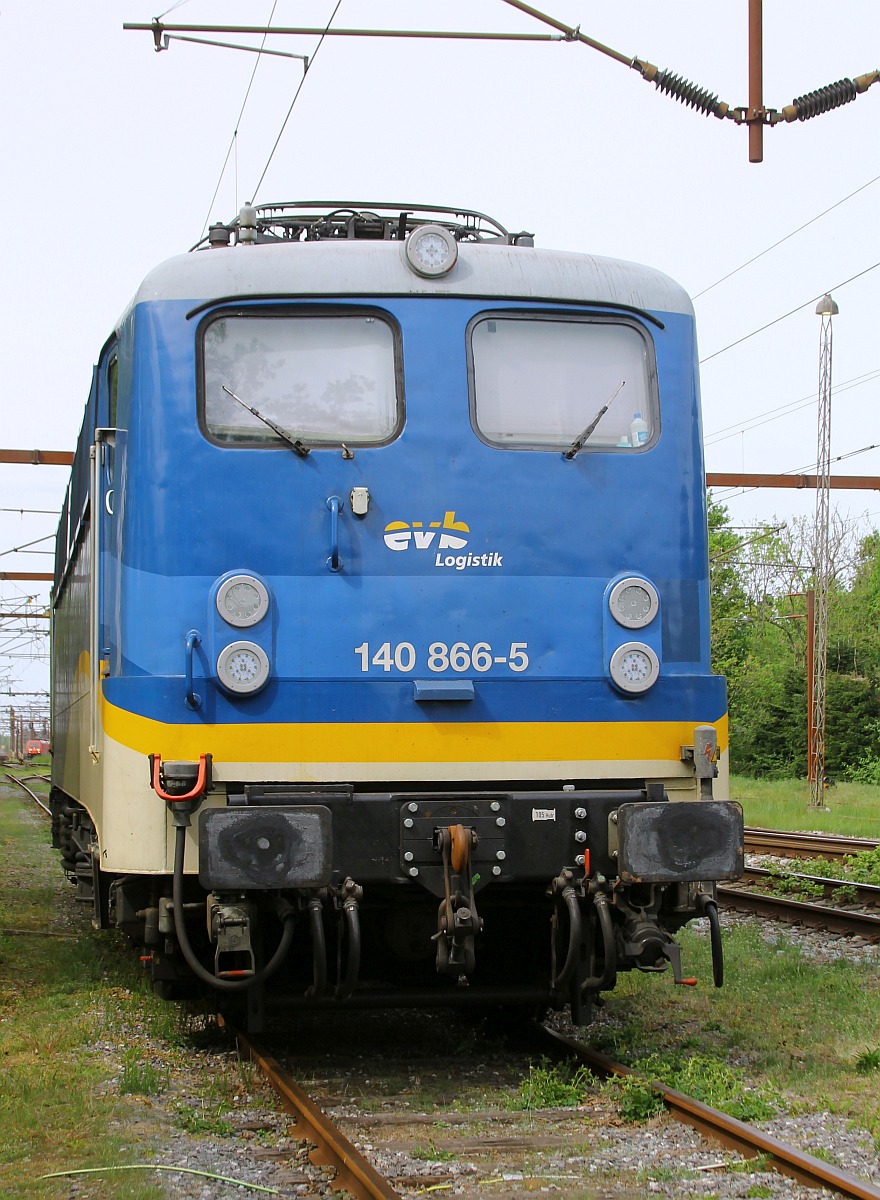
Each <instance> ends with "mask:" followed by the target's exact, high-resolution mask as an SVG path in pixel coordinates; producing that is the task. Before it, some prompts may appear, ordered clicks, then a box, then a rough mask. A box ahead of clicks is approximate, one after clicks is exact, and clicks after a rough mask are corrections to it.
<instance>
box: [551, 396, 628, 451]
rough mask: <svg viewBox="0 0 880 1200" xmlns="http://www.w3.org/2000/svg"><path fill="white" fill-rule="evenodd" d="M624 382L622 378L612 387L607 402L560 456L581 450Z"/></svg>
mask: <svg viewBox="0 0 880 1200" xmlns="http://www.w3.org/2000/svg"><path fill="white" fill-rule="evenodd" d="M625 383H626V380H625V379H624V380H622V381H621V382H620V383H619V384H618V385H617V387H616V388H615V389H614V391H613V392H612V393H611V395H610V396H609V397H608V401H607V403H605V404H603V405H602V407H601V408H600V409H599V411H598V412H597V413H596V415H595V417H593V419H592V421H591V422H590V423H589V425H588V426H587V427H586V429H585V430H584V432H583V433H581V434H579V435H578V437H576V438H575V439H574V441H573V442H572V443H571V445H570V446H569V448H568V449H567V450H566V452H565V454H563V456H562V457H563V458H574V456H575V455H576V454H577V453H578V452H579V451H581V450H583V448H584V446H585V445H586V443H587V439H588V438H589V436H590V434H591V433H592V432H593V430H594V429H595V428H596V426H597V425H598V424H599V422H600V421H601V420H602V418H603V417H604V416H605V414H606V413H607V412H608V409H609V408H610V407H611V402H612V400H614V398H615V396H616V395H617V393H618V392H619V391H620V389H621V388H622V387H623V385H624V384H625Z"/></svg>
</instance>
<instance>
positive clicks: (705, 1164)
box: [70, 913, 880, 1200]
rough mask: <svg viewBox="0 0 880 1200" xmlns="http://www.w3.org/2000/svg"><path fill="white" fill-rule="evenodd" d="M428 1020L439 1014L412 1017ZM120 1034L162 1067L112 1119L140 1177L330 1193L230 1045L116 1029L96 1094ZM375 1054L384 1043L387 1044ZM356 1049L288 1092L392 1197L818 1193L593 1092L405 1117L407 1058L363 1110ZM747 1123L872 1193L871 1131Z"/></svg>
mask: <svg viewBox="0 0 880 1200" xmlns="http://www.w3.org/2000/svg"><path fill="white" fill-rule="evenodd" d="M724 921H725V924H727V925H734V924H749V925H752V926H753V927H757V928H758V929H759V931H760V933H761V935H762V936H763V937H764V938H765V940H766V941H767V942H768V943H770V944H774V943H775V942H776V941H777V939H778V935H779V927H778V925H775V924H773V923H772V922H767V921H764V920H762V919H761V918H758V917H755V916H751V915H743V914H736V913H725V915H724ZM786 939H787V940H788V941H790V942H792V943H794V944H795V945H797V946H798V948H799V949H800V951H801V953H802V954H803V955H805V956H807V957H809V958H810V959H812V960H813V961H818V962H822V963H826V962H828V963H830V962H832V961H833V960H834V959H835V958H840V957H846V958H848V959H855V960H856V961H859V962H877V961H878V956H880V948H878V947H877V946H874V945H870V944H868V943H863V942H861V941H860V939H854V938H847V937H843V936H839V935H835V934H828V933H825V932H822V931H818V930H810V929H802V928H799V927H793V928H791V927H786ZM397 1019H398V1017H397V1015H395V1021H397ZM432 1019H437V1020H440V1021H444V1020H446V1018H444V1017H439V1018H432V1017H431V1016H429V1015H425V1017H424V1020H426V1021H430V1020H432ZM553 1023H554V1025H555V1026H556V1027H558V1028H560V1029H561V1030H562V1031H563V1032H571V1030H570V1028H566V1022H565V1019H564V1017H561V1016H557V1017H556V1018H555V1019H554V1022H553ZM386 1038H387V1035H386ZM133 1044H136V1045H138V1046H139V1048H140V1052H141V1056H142V1058H143V1060H144V1061H155V1064H156V1067H157V1070H159V1071H160V1072H165V1079H166V1082H165V1086H164V1087H163V1088H162V1090H161V1091H160V1093H159V1094H158V1095H156V1096H151V1097H146V1096H137V1095H132V1096H128V1097H126V1098H125V1101H126V1103H125V1115H124V1117H123V1118H121V1119H122V1121H123V1122H124V1124H125V1127H126V1132H127V1133H128V1135H129V1137H130V1140H131V1142H132V1144H135V1145H139V1146H141V1147H142V1148H143V1150H142V1154H140V1153H139V1159H140V1161H142V1162H149V1163H152V1164H155V1165H156V1166H158V1167H161V1168H164V1170H162V1171H161V1172H154V1173H152V1177H153V1178H154V1179H155V1180H156V1181H157V1182H158V1184H159V1186H160V1187H161V1188H162V1189H163V1190H164V1194H165V1196H166V1197H168V1200H233V1198H234V1200H242V1197H247V1196H254V1197H256V1196H260V1195H267V1194H270V1195H271V1194H274V1195H276V1196H281V1197H286V1198H288V1200H292V1198H294V1197H302V1198H305V1200H318V1198H322V1200H323V1198H324V1197H328V1198H329V1197H330V1196H332V1195H333V1194H334V1193H333V1182H332V1176H331V1174H330V1173H328V1171H327V1170H326V1169H324V1168H320V1167H316V1166H314V1165H313V1164H312V1163H311V1162H310V1161H309V1159H308V1155H307V1148H306V1147H305V1145H304V1143H303V1142H302V1140H301V1139H300V1138H298V1136H297V1131H296V1128H295V1126H294V1125H293V1123H292V1118H290V1117H289V1116H288V1115H287V1114H286V1113H284V1112H283V1111H280V1110H279V1108H278V1106H277V1105H276V1102H275V1099H274V1093H272V1092H271V1091H270V1090H269V1089H268V1087H267V1086H266V1085H264V1084H263V1083H262V1082H261V1080H260V1079H259V1078H258V1077H257V1076H256V1075H255V1073H254V1072H253V1071H252V1070H245V1071H244V1072H243V1071H242V1068H241V1067H240V1065H239V1064H238V1062H237V1057H236V1054H235V1052H234V1050H233V1049H232V1048H230V1047H220V1048H218V1047H217V1045H216V1044H214V1045H212V1046H210V1048H208V1049H206V1050H203V1051H199V1050H196V1049H189V1050H185V1051H184V1050H180V1049H178V1050H175V1052H174V1062H173V1065H172V1066H170V1067H169V1066H168V1065H167V1061H166V1060H167V1051H166V1049H165V1048H164V1047H163V1045H162V1044H160V1043H158V1042H152V1041H151V1040H150V1039H149V1038H148V1037H146V1036H145V1035H144V1034H143V1033H142V1032H141V1031H139V1030H138V1029H136V1028H132V1029H130V1030H127V1031H126V1034H125V1036H124V1037H120V1038H118V1039H117V1040H114V1041H102V1042H101V1043H99V1044H96V1045H95V1046H94V1048H93V1050H94V1052H95V1053H96V1054H100V1055H101V1056H102V1057H103V1058H104V1059H105V1061H110V1062H111V1063H116V1064H117V1068H118V1070H117V1076H116V1079H115V1080H114V1081H112V1082H111V1084H110V1085H109V1088H110V1090H114V1089H115V1090H116V1091H118V1090H119V1082H120V1080H121V1077H122V1070H123V1066H122V1064H123V1060H124V1055H125V1052H126V1049H127V1048H129V1047H130V1046H131V1045H133ZM386 1052H387V1053H389V1054H390V1053H392V1051H388V1050H387V1048H386ZM397 1052H398V1050H397V1049H396V1050H395V1051H393V1053H397ZM371 1054H373V1055H381V1054H382V1050H381V1049H380V1050H376V1051H371V1050H370V1047H369V1046H368V1045H365V1046H364V1047H363V1053H362V1054H361V1055H354V1056H353V1059H352V1061H351V1063H350V1064H347V1065H346V1066H345V1067H344V1068H341V1067H340V1066H339V1056H338V1055H336V1056H335V1057H334V1060H333V1061H334V1063H335V1065H334V1066H332V1067H328V1068H327V1070H328V1071H329V1072H335V1075H334V1074H332V1073H331V1074H330V1075H328V1077H327V1078H326V1079H323V1078H321V1072H320V1068H316V1066H315V1064H314V1063H311V1064H310V1075H309V1078H307V1079H306V1080H305V1082H304V1086H305V1087H306V1089H307V1090H308V1091H309V1092H310V1094H316V1095H317V1099H318V1102H319V1103H321V1104H322V1106H323V1107H324V1108H325V1111H327V1112H328V1113H329V1115H330V1116H331V1117H333V1118H334V1119H335V1120H336V1121H337V1122H338V1123H339V1124H340V1126H341V1128H342V1129H343V1131H344V1132H345V1133H346V1136H348V1137H349V1138H350V1140H351V1141H352V1142H354V1144H355V1145H356V1146H357V1147H358V1148H359V1149H360V1150H362V1152H364V1153H365V1154H366V1156H367V1157H368V1158H369V1159H370V1160H371V1161H372V1163H373V1165H374V1166H375V1168H376V1169H377V1170H378V1171H379V1173H380V1174H382V1175H384V1176H386V1177H387V1178H388V1179H389V1181H390V1182H391V1183H392V1186H394V1187H395V1189H396V1190H397V1191H398V1192H399V1193H400V1195H401V1196H402V1197H405V1198H406V1200H410V1198H414V1197H417V1196H429V1197H433V1196H438V1197H443V1196H450V1197H465V1198H475V1197H491V1198H492V1200H513V1198H514V1197H516V1198H517V1200H530V1198H532V1197H535V1198H537V1197H545V1196H548V1195H549V1196H556V1197H560V1198H570V1200H575V1198H577V1200H636V1198H639V1197H645V1196H648V1197H652V1196H658V1197H670V1198H673V1200H691V1198H697V1197H700V1198H709V1197H711V1198H714V1200H754V1198H759V1197H768V1198H773V1200H776V1198H778V1200H823V1198H824V1197H831V1196H832V1195H833V1194H834V1193H832V1192H830V1191H825V1190H820V1191H816V1190H814V1189H810V1188H807V1187H805V1186H804V1185H802V1184H799V1183H797V1182H795V1181H794V1180H792V1179H789V1178H787V1177H785V1176H783V1175H780V1174H778V1173H776V1172H774V1171H771V1170H762V1169H758V1168H759V1167H760V1166H761V1164H760V1163H757V1162H752V1163H749V1162H748V1161H744V1160H743V1159H742V1158H741V1157H740V1156H739V1155H738V1154H737V1153H736V1152H734V1151H729V1150H726V1149H724V1148H723V1147H720V1146H718V1145H716V1144H714V1143H712V1142H709V1141H707V1140H705V1139H704V1138H702V1137H701V1136H700V1135H699V1134H698V1133H696V1132H695V1131H694V1130H692V1129H691V1128H689V1127H688V1126H685V1125H682V1124H680V1123H678V1122H676V1121H675V1120H674V1119H673V1118H672V1117H670V1116H669V1115H668V1114H662V1115H660V1116H657V1117H655V1118H652V1119H651V1120H649V1121H647V1122H645V1123H641V1124H635V1125H633V1124H626V1123H623V1122H622V1121H621V1120H620V1118H619V1117H618V1116H617V1115H616V1113H615V1110H614V1107H613V1105H612V1104H611V1102H610V1101H608V1100H607V1099H606V1098H604V1097H603V1096H602V1095H601V1093H599V1092H598V1089H597V1090H596V1093H595V1094H592V1095H591V1096H590V1097H589V1098H588V1102H587V1103H585V1104H583V1105H581V1106H579V1107H578V1108H576V1109H550V1110H540V1111H531V1112H528V1113H525V1112H523V1113H515V1112H505V1111H500V1112H496V1111H485V1112H471V1111H467V1112H460V1113H456V1112H454V1111H449V1112H446V1111H445V1110H444V1111H443V1112H441V1113H439V1114H438V1113H436V1112H433V1113H421V1112H419V1111H418V1110H417V1108H415V1107H413V1102H412V1100H410V1099H407V1098H406V1097H407V1095H409V1094H410V1092H413V1094H418V1092H419V1080H420V1072H421V1071H422V1069H423V1068H424V1069H425V1070H426V1071H428V1064H419V1063H418V1062H416V1063H413V1064H412V1066H411V1068H410V1075H411V1077H412V1079H411V1081H410V1082H412V1081H415V1082H414V1084H413V1086H412V1087H410V1086H409V1084H408V1083H407V1081H406V1078H404V1079H403V1083H404V1084H405V1085H406V1086H403V1087H402V1090H401V1093H400V1095H398V1096H394V1095H387V1094H386V1095H384V1097H383V1099H382V1101H381V1103H378V1105H377V1101H376V1100H375V1097H374V1096H373V1095H372V1093H371V1088H372V1087H373V1085H374V1083H375V1076H376V1075H377V1071H381V1064H380V1065H379V1067H378V1068H377V1065H376V1061H375V1058H371V1057H370V1056H371ZM436 1066H437V1064H436V1063H435V1064H434V1067H436ZM433 1069H434V1068H431V1070H433ZM454 1069H455V1072H456V1073H460V1074H461V1075H462V1077H463V1078H462V1083H466V1082H469V1083H470V1084H472V1085H473V1087H474V1088H477V1087H479V1086H480V1085H481V1084H483V1083H485V1085H486V1086H488V1087H491V1086H492V1079H491V1078H489V1076H491V1074H492V1072H491V1071H487V1063H486V1062H485V1061H480V1058H479V1055H478V1054H475V1055H474V1056H465V1057H463V1058H461V1057H460V1058H458V1059H456V1062H455V1068H454ZM398 1070H399V1066H398ZM341 1071H344V1075H342V1076H340V1072H341ZM428 1073H429V1074H430V1071H428ZM402 1074H403V1075H404V1076H406V1071H403V1072H402ZM210 1076H213V1077H215V1078H218V1079H225V1080H226V1085H225V1091H226V1093H227V1094H228V1096H229V1102H228V1106H227V1108H226V1109H221V1110H216V1107H215V1108H212V1109H211V1113H210V1114H208V1113H207V1110H206V1115H207V1116H208V1120H207V1123H206V1126H205V1127H197V1122H196V1127H194V1116H193V1114H195V1118H197V1117H198V1114H199V1111H200V1108H204V1107H205V1099H204V1097H205V1086H206V1084H205V1081H206V1077H210ZM468 1077H469V1078H468ZM230 1081H231V1082H230ZM239 1081H240V1085H239ZM313 1085H314V1091H313ZM361 1096H362V1097H366V1098H368V1103H369V1107H368V1108H367V1109H365V1108H363V1107H361V1105H360V1104H359V1103H358V1102H357V1099H356V1098H357V1097H361ZM496 1098H497V1094H496ZM209 1107H210V1106H209ZM181 1113H184V1114H187V1115H188V1118H189V1119H188V1121H187V1122H185V1123H186V1124H187V1126H188V1127H187V1128H181ZM212 1122H213V1124H212ZM760 1128H762V1129H763V1130H765V1131H766V1132H767V1133H769V1134H771V1135H772V1136H774V1137H776V1138H778V1139H779V1140H780V1141H783V1142H786V1143H790V1144H792V1145H794V1146H797V1147H799V1148H800V1149H802V1150H805V1151H807V1152H809V1153H812V1154H818V1155H819V1156H820V1157H824V1158H826V1159H827V1160H829V1161H832V1162H834V1163H835V1164H836V1165H838V1166H840V1167H841V1168H843V1169H845V1170H847V1171H849V1172H851V1173H852V1174H854V1175H857V1176H860V1177H861V1178H862V1179H864V1180H869V1181H870V1182H871V1183H873V1185H874V1186H875V1187H877V1188H878V1189H880V1158H878V1153H877V1150H876V1148H875V1147H874V1145H873V1141H872V1138H871V1137H870V1135H869V1134H868V1133H867V1132H865V1131H864V1130H859V1129H855V1128H852V1127H851V1125H850V1122H848V1121H847V1120H845V1119H844V1118H841V1117H839V1116H835V1115H833V1114H830V1113H824V1112H813V1113H807V1114H798V1115H786V1116H780V1117H777V1118H776V1119H774V1120H772V1121H769V1122H765V1123H762V1124H761V1126H760ZM175 1169H176V1170H175ZM189 1172H200V1173H201V1174H195V1173H189ZM145 1174H147V1175H149V1174H150V1173H149V1172H146V1173H145ZM209 1176H213V1177H216V1176H226V1178H227V1180H235V1181H236V1182H234V1183H233V1182H225V1181H223V1180H221V1179H218V1178H209ZM243 1185H244V1186H243ZM257 1189H259V1190H257ZM88 1195H89V1190H88V1187H87V1185H86V1184H84V1183H75V1182H74V1181H71V1190H70V1197H71V1200H74V1198H80V1197H81V1198H83V1200H84V1198H85V1197H87V1196H88Z"/></svg>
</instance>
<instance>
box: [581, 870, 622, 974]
mask: <svg viewBox="0 0 880 1200" xmlns="http://www.w3.org/2000/svg"><path fill="white" fill-rule="evenodd" d="M593 904H594V905H595V908H596V912H597V913H598V914H599V926H600V928H601V930H602V951H603V954H604V957H605V967H604V969H603V971H602V974H601V975H595V976H593V978H591V979H585V980H584V981H583V983H582V984H581V991H584V992H607V991H610V990H611V988H613V987H614V985H615V983H616V982H617V949H616V947H615V944H614V924H613V922H612V920H611V910H610V909H609V907H608V899H607V897H606V896H605V893H604V892H595V893H594V894H593Z"/></svg>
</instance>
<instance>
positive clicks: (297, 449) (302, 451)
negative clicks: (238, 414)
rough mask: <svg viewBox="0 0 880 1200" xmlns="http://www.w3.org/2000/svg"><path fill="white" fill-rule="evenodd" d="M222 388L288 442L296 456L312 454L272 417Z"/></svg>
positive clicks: (305, 456) (223, 385)
mask: <svg viewBox="0 0 880 1200" xmlns="http://www.w3.org/2000/svg"><path fill="white" fill-rule="evenodd" d="M220 386H221V387H222V388H223V391H224V392H225V393H226V395H227V396H231V397H232V399H233V400H237V401H238V403H239V404H240V405H241V407H242V408H246V409H247V410H248V412H249V413H253V414H254V416H255V417H256V418H257V420H258V421H262V422H263V424H264V425H268V426H269V428H270V429H271V430H272V432H273V433H277V434H278V436H279V437H280V438H281V440H282V441H284V442H287V444H288V446H289V447H290V448H291V450H292V451H293V452H294V454H297V455H299V457H300V458H307V457H308V455H309V453H310V450H309V447H308V446H307V445H306V444H305V443H304V442H302V441H300V439H299V438H298V437H297V436H296V434H294V433H288V431H287V430H286V429H285V428H284V426H283V425H279V424H278V423H277V421H273V420H272V418H271V417H264V416H263V414H262V413H261V412H260V411H259V409H256V408H253V407H252V406H251V405H250V404H248V403H247V402H246V401H244V400H242V398H241V396H236V394H235V392H233V391H231V390H230V389H229V388H228V387H227V386H226V384H225V383H221V384H220Z"/></svg>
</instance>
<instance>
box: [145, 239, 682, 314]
mask: <svg viewBox="0 0 880 1200" xmlns="http://www.w3.org/2000/svg"><path fill="white" fill-rule="evenodd" d="M401 245H402V244H401V243H400V242H396V241H371V240H366V239H365V240H359V241H355V240H351V241H344V240H342V241H340V240H327V241H320V240H319V241H306V242H291V243H286V244H285V243H281V244H279V243H275V244H264V245H255V246H248V245H233V246H228V247H221V248H219V249H217V248H215V249H206V250H198V251H194V252H191V253H189V254H182V255H178V256H177V257H175V258H171V259H169V260H168V261H167V262H165V263H162V264H161V265H160V266H158V267H156V268H155V270H153V271H151V272H150V274H149V275H148V276H147V277H146V279H145V280H144V282H143V284H142V285H141V287H140V289H139V291H138V292H137V294H136V296H135V297H134V300H133V301H132V304H133V305H137V304H140V303H143V302H150V301H161V300H188V301H192V302H193V304H195V305H197V304H203V303H209V302H211V301H214V300H221V299H230V298H233V297H242V298H247V297H250V296H260V297H265V296H279V297H280V296H382V295H395V296H399V295H414V296H429V295H430V296H443V295H446V296H479V297H492V298H498V299H504V298H510V299H519V300H533V301H536V300H545V301H561V302H572V303H603V304H617V305H623V306H626V307H629V308H637V309H642V310H647V311H651V312H675V313H684V314H687V315H692V314H693V306H692V304H691V301H690V298H689V296H688V294H687V293H686V292H685V291H684V289H683V288H682V287H681V286H680V285H679V284H677V283H676V282H675V281H674V280H672V279H670V278H669V276H667V275H664V274H663V273H662V272H660V271H655V270H653V269H652V268H650V267H643V266H640V265H638V264H636V263H631V262H626V261H624V260H622V259H614V258H602V257H599V256H597V255H591V254H576V253H572V252H568V251H559V250H544V249H535V248H534V247H530V246H509V245H501V244H492V243H471V242H462V244H461V245H460V246H459V253H458V261H457V262H456V264H455V266H454V267H453V268H452V270H451V272H450V273H449V274H448V275H445V276H442V277H440V278H432V279H425V278H422V277H420V276H418V275H416V274H415V273H414V272H413V271H412V270H411V269H410V268H409V267H408V266H407V265H406V263H405V262H404V259H403V255H402V253H401Z"/></svg>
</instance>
